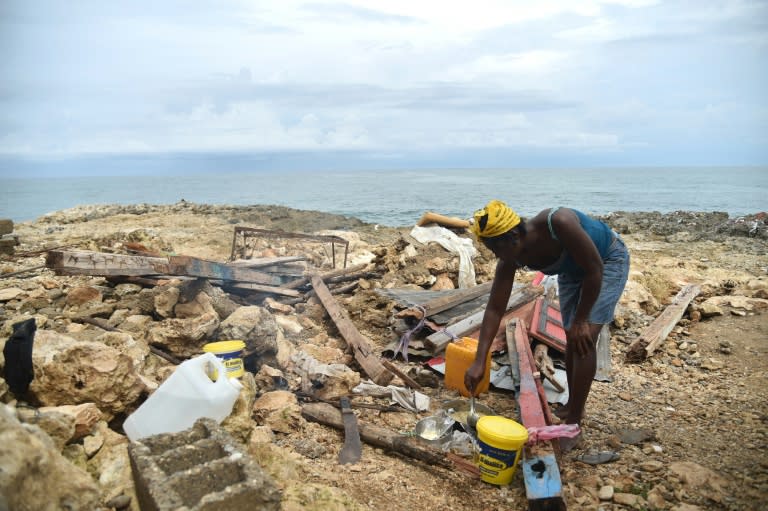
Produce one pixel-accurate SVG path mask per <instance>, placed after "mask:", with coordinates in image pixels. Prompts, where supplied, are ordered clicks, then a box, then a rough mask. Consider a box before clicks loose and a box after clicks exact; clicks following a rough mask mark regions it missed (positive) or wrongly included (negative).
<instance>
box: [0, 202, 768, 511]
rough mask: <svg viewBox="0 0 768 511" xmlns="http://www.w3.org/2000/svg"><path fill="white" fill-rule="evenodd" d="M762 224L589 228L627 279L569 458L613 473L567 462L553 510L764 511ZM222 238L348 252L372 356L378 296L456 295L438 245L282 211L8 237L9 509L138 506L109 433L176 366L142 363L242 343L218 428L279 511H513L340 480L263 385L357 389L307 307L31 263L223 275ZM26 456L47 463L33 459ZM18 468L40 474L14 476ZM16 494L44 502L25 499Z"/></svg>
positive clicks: (433, 484) (110, 213)
mask: <svg viewBox="0 0 768 511" xmlns="http://www.w3.org/2000/svg"><path fill="white" fill-rule="evenodd" d="M766 218H767V217H766V214H765V213H756V214H754V215H748V216H745V217H739V218H730V217H729V216H728V215H727V214H725V213H720V212H711V213H699V212H674V213H668V214H662V213H658V212H648V213H627V212H616V213H612V214H611V215H606V216H605V217H603V219H604V220H605V221H606V222H607V223H609V224H610V225H611V226H612V227H613V228H614V229H615V230H617V232H619V233H620V234H621V235H622V236H623V237H624V238H625V240H626V241H627V244H628V246H629V248H630V252H631V255H632V274H631V277H630V283H629V285H628V286H627V290H626V292H625V294H624V296H623V298H622V301H621V306H620V310H619V311H618V312H617V317H616V321H615V322H614V324H613V325H612V326H611V334H612V339H613V342H612V345H611V355H612V362H613V382H612V383H611V384H598V383H596V384H595V389H594V391H593V394H594V395H593V396H591V397H590V402H589V403H588V411H587V413H588V417H587V420H586V424H585V443H586V445H585V446H584V447H583V448H582V451H581V453H582V454H583V453H585V452H592V451H599V450H606V449H610V450H612V451H615V452H617V453H618V454H620V459H619V460H618V461H615V462H613V463H608V464H601V465H597V466H591V465H586V464H584V463H582V462H579V461H577V460H576V459H575V458H574V457H569V456H563V458H562V459H561V463H560V467H561V472H562V477H563V482H564V485H565V487H564V492H565V497H566V501H567V503H568V508H569V509H585V510H586V509H598V508H601V509H605V510H610V509H669V510H675V511H693V510H696V509H702V510H703V509H728V510H737V509H738V510H742V509H762V508H763V507H764V506H765V505H766V503H768V464H766V462H765V456H764V453H765V449H766V447H768V439H767V438H766V434H765V423H766V421H768V402H767V401H766V398H765V395H764V389H765V388H766V383H768V371H766V369H768V363H766V357H765V354H766V351H768V346H767V344H768V342H767V341H766V339H768V321H766V319H765V318H766V316H765V310H766V308H768V277H767V272H768V226H767V225H766V221H767V220H766ZM415 220H416V219H414V221H415ZM234 226H249V227H257V228H260V229H270V230H282V231H286V232H303V233H309V234H318V235H328V234H333V235H335V236H341V237H343V238H344V239H346V240H348V242H349V250H350V254H349V257H350V264H360V265H367V266H366V271H367V273H366V274H365V275H364V276H361V277H359V278H358V279H357V281H356V285H355V286H354V287H353V288H348V290H346V291H344V292H343V293H341V294H339V295H337V299H338V301H339V303H341V304H342V305H343V307H344V308H345V309H346V310H347V312H348V313H349V316H350V318H351V319H352V321H353V322H354V324H355V326H356V327H357V329H358V330H359V331H360V332H361V333H362V334H364V335H365V336H366V337H368V338H369V339H371V340H372V341H373V342H374V343H375V344H376V346H377V347H378V348H379V349H380V350H382V351H384V350H385V349H386V348H387V346H389V345H390V344H391V343H392V342H393V341H395V340H396V339H397V338H398V337H399V335H400V334H401V333H402V329H403V325H402V324H399V323H398V321H397V320H396V319H394V313H395V312H397V307H396V305H395V304H394V303H393V301H392V300H391V299H389V298H387V297H386V296H384V295H382V294H381V293H378V292H377V289H386V288H390V289H401V288H410V289H421V290H427V289H431V290H438V289H451V288H455V287H456V286H457V279H458V272H459V262H458V257H456V256H455V255H453V254H451V253H449V252H448V251H446V250H445V249H443V248H442V247H440V246H439V245H436V244H434V243H431V244H428V245H423V244H420V243H418V242H417V241H415V240H414V239H413V238H412V237H411V236H410V235H409V232H410V229H411V227H410V226H408V227H401V228H393V227H382V226H377V225H372V224H366V223H364V222H361V221H359V220H357V219H354V218H349V217H342V216H338V215H331V214H326V213H321V212H313V211H299V210H293V209H290V208H284V207H280V206H211V205H204V204H192V203H188V202H180V203H177V204H174V205H168V206H155V205H146V204H139V205H130V206H119V205H104V206H82V207H78V208H73V209H70V210H65V211H60V212H54V213H51V214H48V215H45V216H43V217H41V218H39V219H37V220H36V221H35V222H26V223H22V224H18V225H16V226H15V227H16V228H15V233H16V234H17V235H18V236H19V238H20V242H21V245H20V246H18V247H17V250H16V251H15V252H16V253H15V255H13V256H3V258H2V259H0V279H2V280H0V306H1V307H0V344H5V342H6V340H7V339H8V337H9V336H10V335H11V333H12V326H13V325H14V324H16V323H18V322H20V321H23V320H25V319H30V318H34V320H35V324H36V326H37V334H36V338H35V353H34V358H33V361H34V365H35V379H34V380H33V381H32V383H31V387H30V392H31V399H30V400H29V402H28V403H26V404H22V403H18V402H17V401H16V400H15V399H14V396H13V395H12V393H11V392H10V391H9V389H8V386H7V385H6V384H5V381H4V380H0V400H2V401H3V402H4V403H7V406H6V407H5V408H4V409H3V412H2V414H1V415H2V416H0V422H2V427H0V430H2V432H1V433H0V437H2V438H3V440H7V441H2V442H0V445H4V446H8V445H14V446H19V447H16V448H12V449H8V448H7V447H4V448H2V450H0V460H2V465H3V466H8V467H10V469H9V470H10V472H9V473H11V474H13V476H11V477H8V478H6V479H4V480H3V479H2V478H0V485H4V486H3V492H4V493H5V495H6V497H5V498H6V501H7V502H9V503H13V502H21V501H22V500H24V499H26V501H28V506H30V507H27V509H58V507H46V506H49V505H50V501H52V500H56V499H57V500H58V501H59V502H63V501H64V500H66V501H67V502H69V503H70V504H69V505H70V506H71V507H70V509H135V510H138V505H137V501H136V498H135V494H134V488H133V483H132V480H131V475H130V466H129V464H128V462H127V454H126V445H127V439H126V437H125V436H124V435H123V434H122V431H121V424H122V420H124V418H125V417H126V415H127V414H129V413H130V412H131V411H132V410H133V409H135V408H136V407H137V406H138V405H139V404H140V403H141V402H142V401H143V400H144V399H145V398H146V396H147V395H148V394H149V393H151V392H152V391H153V390H154V389H156V388H157V387H158V386H159V385H160V384H161V383H162V382H163V381H164V380H165V379H166V378H167V376H168V375H169V374H170V372H171V371H173V369H174V365H173V364H171V363H169V362H168V360H167V359H165V358H162V357H160V356H157V353H154V354H153V351H152V350H151V349H150V348H154V349H160V350H162V351H163V353H166V354H169V355H172V356H173V357H176V358H177V359H181V360H183V359H186V358H188V357H190V356H193V355H194V354H195V353H199V352H200V349H201V347H202V345H203V344H205V343H206V342H210V341H212V340H217V339H224V338H240V339H245V340H247V342H248V343H249V346H248V348H249V352H251V353H255V354H257V355H258V359H259V363H260V364H264V365H263V367H261V369H260V370H258V371H257V372H255V374H251V373H247V374H246V375H245V376H244V378H243V382H244V384H245V387H246V391H245V392H243V393H242V395H241V397H240V399H239V401H238V403H237V404H236V406H235V409H234V411H233V414H232V416H230V417H229V418H228V419H227V420H226V421H225V422H224V426H225V428H226V429H227V430H228V431H229V432H230V433H231V434H233V436H235V437H236V438H237V439H239V440H240V441H242V442H243V443H244V444H245V445H246V446H247V448H248V451H249V453H250V454H251V455H252V456H253V457H254V458H256V459H257V461H258V462H259V463H260V464H261V465H262V466H263V467H264V469H265V471H266V472H267V473H268V474H270V475H271V476H272V478H273V480H274V481H275V485H276V486H277V487H278V488H279V489H280V490H281V491H282V492H283V503H282V508H283V509H377V508H379V507H380V505H381V502H390V503H391V509H413V508H421V507H425V503H428V505H429V506H430V507H432V506H436V507H449V508H451V509H476V508H477V507H478V506H480V507H484V508H497V507H503V506H506V507H507V508H509V509H524V508H525V495H524V489H523V486H522V482H521V481H520V480H519V478H518V479H516V480H515V481H514V482H513V484H512V485H510V486H509V487H503V488H496V487H492V486H489V485H487V484H485V483H482V482H480V481H477V480H473V479H469V478H467V476H466V475H465V474H461V473H457V472H450V471H445V470H440V469H434V468H432V469H431V468H429V467H424V466H421V465H419V464H418V463H415V462H413V461H412V460H407V459H404V458H400V457H395V456H392V455H389V454H387V453H385V452H383V451H381V450H380V449H373V448H371V447H368V446H366V447H365V448H364V454H363V460H362V461H361V462H360V463H358V464H356V465H353V466H344V467H341V468H340V467H339V466H338V465H337V464H336V459H335V454H336V452H337V451H338V448H339V447H340V445H341V437H340V436H339V434H338V433H337V432H335V431H334V430H330V429H328V428H325V427H323V426H320V425H318V424H315V423H312V422H308V421H306V420H305V419H304V418H303V417H302V415H301V406H300V403H299V402H298V401H297V399H296V395H295V394H294V393H291V392H286V391H285V390H276V389H274V388H273V385H274V384H273V382H274V379H273V377H274V376H276V375H280V377H282V378H284V379H285V381H287V382H288V385H289V389H291V390H295V389H299V388H300V387H301V378H300V376H299V374H298V372H297V371H296V364H297V360H299V358H300V357H299V358H297V357H298V355H297V354H303V355H302V356H305V355H308V356H311V357H312V358H313V359H314V360H316V361H318V362H320V363H322V364H343V365H345V366H347V367H348V368H349V373H345V375H344V376H343V377H341V378H338V379H337V380H334V382H333V385H328V387H327V388H326V390H325V392H326V394H324V396H323V397H325V398H328V397H334V396H337V395H339V394H344V393H347V392H349V391H350V390H351V389H352V388H354V387H355V386H356V385H357V383H359V382H360V381H361V379H364V375H363V374H362V373H361V371H360V368H359V367H358V366H357V365H356V363H355V362H354V360H353V357H352V356H351V355H350V353H349V351H348V349H347V347H346V344H345V342H344V340H343V339H342V338H341V336H340V335H339V332H338V331H337V330H336V328H335V327H334V325H333V323H332V322H331V321H330V320H329V318H328V317H327V314H326V311H325V309H324V308H323V306H322V304H320V303H319V302H318V301H317V299H316V298H312V297H307V299H306V300H304V301H299V302H298V303H293V304H290V305H287V304H285V303H282V302H281V301H280V299H279V297H274V296H270V297H264V296H261V297H259V296H247V297H243V296H233V295H231V294H228V293H226V292H224V291H222V289H220V288H219V287H217V286H213V285H210V284H209V283H205V284H203V285H199V283H197V284H193V283H192V282H190V281H184V280H168V281H167V282H163V283H162V284H160V285H141V284H136V283H130V282H120V283H117V282H116V281H114V280H109V279H106V278H104V277H94V276H89V275H77V276H73V275H69V276H62V275H55V274H54V273H53V272H52V271H51V270H50V269H49V268H45V253H46V252H47V251H49V250H52V249H53V248H54V247H71V248H77V249H81V250H93V251H99V252H107V253H115V254H119V253H125V252H126V246H132V247H135V246H137V245H140V246H142V247H143V248H144V249H146V250H148V251H151V252H153V253H157V254H182V255H189V256H195V257H200V258H205V259H211V260H218V261H224V260H227V258H228V257H229V255H230V253H231V251H232V246H233V227H234ZM459 235H463V236H466V234H465V233H464V234H462V233H459ZM477 249H478V255H477V257H476V258H475V260H474V266H475V273H476V278H477V281H478V283H480V282H484V281H487V280H489V279H490V278H491V277H492V274H493V268H494V266H495V261H494V259H493V258H492V256H491V254H489V253H488V252H487V251H486V250H485V249H484V248H483V247H477ZM256 250H257V252H259V254H260V255H262V256H285V255H293V254H294V253H297V252H303V253H304V255H307V254H309V255H310V256H311V257H310V258H311V260H312V261H315V262H317V264H326V263H327V259H328V253H327V249H326V248H324V247H323V246H322V245H317V246H315V245H311V246H310V245H307V244H301V243H294V242H286V241H285V240H280V241H269V242H266V241H265V242H264V243H262V244H261V245H259V246H257V247H256ZM6 275H7V276H6ZM531 278H532V275H523V276H521V278H520V280H521V281H526V280H530V279H531ZM688 283H695V284H697V285H699V286H700V288H701V292H700V294H699V295H698V296H697V297H696V299H695V301H694V302H693V303H692V304H691V306H690V307H689V308H688V311H687V312H686V314H685V316H684V318H683V319H682V320H681V321H680V322H679V324H678V326H677V327H676V328H675V329H674V330H673V332H672V333H671V334H670V336H669V337H668V339H667V340H666V341H665V343H664V345H663V346H662V348H660V349H659V350H658V352H657V353H656V354H655V355H654V356H653V357H651V358H650V359H649V360H647V361H645V362H643V363H642V364H628V363H626V362H625V361H624V357H623V355H624V351H625V350H626V347H627V344H628V343H629V342H631V340H632V339H634V338H636V337H637V335H638V334H639V333H640V332H641V331H642V329H643V328H644V327H646V326H647V325H648V324H649V323H650V322H651V321H652V320H653V318H654V317H656V316H658V314H659V313H660V312H661V311H662V310H663V309H664V307H665V305H667V304H668V303H669V301H670V300H671V298H672V297H673V296H674V295H675V293H677V292H678V291H679V289H680V288H681V287H682V286H683V285H685V284H688ZM88 318H90V320H89V319H88ZM91 320H92V321H91ZM397 364H398V365H399V366H400V368H401V369H402V370H403V371H404V372H409V374H414V375H420V376H421V377H423V379H424V382H425V384H427V385H429V386H426V387H425V389H426V390H425V391H424V392H425V393H426V394H427V395H428V396H429V397H430V398H431V400H432V403H433V408H434V406H437V405H438V403H439V402H440V401H441V400H445V399H449V398H455V397H456V396H457V394H456V393H455V392H454V391H450V390H447V389H445V388H444V387H443V386H442V382H441V381H440V378H439V377H436V376H435V375H434V374H431V375H430V373H429V371H425V370H424V369H423V368H422V367H421V366H420V364H419V360H418V359H417V360H414V361H411V363H408V364H406V363H404V362H402V361H400V360H398V361H397ZM4 365H5V364H4V360H2V361H0V366H4ZM396 381H397V380H396ZM483 400H484V402H485V403H487V404H488V405H490V406H491V407H492V408H493V409H495V410H496V411H497V412H498V413H505V414H508V415H509V416H512V417H514V413H515V404H514V399H512V398H511V397H510V395H509V394H505V393H501V392H491V393H490V394H489V395H488V396H484V398H483ZM369 401H370V402H371V403H374V402H376V400H375V399H373V398H369ZM432 411H433V412H434V409H433V410H432ZM426 415H429V412H420V413H418V414H413V413H382V412H377V411H374V410H360V412H359V418H360V419H361V420H365V421H370V422H371V423H373V424H379V425H382V426H386V427H388V428H390V429H393V430H397V431H409V430H410V429H412V427H413V425H414V424H415V422H416V421H417V420H418V419H419V418H422V417H424V416H426ZM630 433H632V434H634V437H632V438H630V437H631V436H632V435H630ZM638 435H639V437H638ZM638 438H639V440H638ZM630 440H631V441H630ZM23 446H26V447H23ZM27 448H28V449H30V450H27ZM32 450H34V452H38V453H39V452H44V453H45V454H44V455H41V456H38V457H35V456H34V455H33V452H32ZM31 459H35V460H37V461H35V463H37V465H35V468H36V470H38V469H39V472H37V473H38V474H45V476H43V475H37V476H36V477H28V476H26V475H24V473H25V472H29V470H28V468H29V463H31V462H30V461H29V460H31ZM14 469H15V470H17V472H13V470H14ZM21 482H23V483H24V484H20V483H21ZM13 488H16V489H13ZM35 488H36V489H37V490H35V491H33V490H32V489H35ZM42 488H46V490H45V491H43V490H42ZM31 493H38V494H39V495H40V498H41V499H43V500H42V501H40V502H37V503H35V502H34V501H31V500H30V498H31ZM14 499H17V500H14ZM116 499H117V500H116ZM46 500H47V501H46ZM35 505H39V507H35ZM121 506H122V507H121ZM11 508H13V505H11ZM19 509H22V508H19Z"/></svg>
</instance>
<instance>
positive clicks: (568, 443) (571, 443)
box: [559, 433, 581, 453]
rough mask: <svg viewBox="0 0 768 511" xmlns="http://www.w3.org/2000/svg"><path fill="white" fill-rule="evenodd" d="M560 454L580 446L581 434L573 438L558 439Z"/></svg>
mask: <svg viewBox="0 0 768 511" xmlns="http://www.w3.org/2000/svg"><path fill="white" fill-rule="evenodd" d="M559 440H560V452H562V453H566V452H570V451H572V450H573V449H575V448H576V447H578V446H579V445H581V433H579V434H578V436H576V437H574V438H568V437H560V439H559Z"/></svg>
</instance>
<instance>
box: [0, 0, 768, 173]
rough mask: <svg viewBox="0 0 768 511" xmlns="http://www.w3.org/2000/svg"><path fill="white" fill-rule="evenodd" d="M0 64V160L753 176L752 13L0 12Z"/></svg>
mask: <svg viewBox="0 0 768 511" xmlns="http://www.w3.org/2000/svg"><path fill="white" fill-rule="evenodd" d="M0 66H1V68H2V80H1V81H0V156H3V157H5V158H14V157H17V156H19V157H24V158H38V157H39V158H51V157H54V158H58V157H69V156H77V155H89V154H126V153H128V154H146V153H150V154H158V153H187V152H195V153H196V152H212V153H222V152H235V153H249V154H271V155H275V154H293V155H295V154H305V155H307V154H310V155H312V154H314V155H319V156H318V158H319V159H318V161H320V160H322V161H324V162H326V164H328V163H327V162H333V159H334V158H335V157H336V156H338V157H340V158H341V157H343V155H349V154H354V155H357V156H356V157H358V158H359V161H369V162H374V163H372V165H374V166H375V162H377V161H378V162H387V164H388V165H392V164H393V163H392V162H395V163H394V165H395V166H398V165H401V166H404V167H407V166H408V165H412V164H414V162H419V161H420V162H432V163H434V164H435V165H444V166H461V165H464V164H466V165H471V164H472V162H477V163H478V164H483V165H489V164H493V163H494V162H498V163H499V165H500V166H504V165H508V166H515V163H516V162H517V163H523V164H533V163H535V164H539V165H543V166H546V165H559V164H563V163H570V164H574V165H579V164H615V165H648V164H650V165H667V164H680V165H686V164H692V165H706V164H714V165H723V164H726V165H727V164H766V163H768V101H767V99H768V2H766V1H755V0H744V1H707V0H691V1H673V2H662V1H658V2H657V1H650V0H647V1H646V0H616V1H599V0H598V1H578V0H562V1H558V0H554V1H546V0H535V1H534V0H530V1H513V0H500V1H490V0H473V1H471V2H446V1H444V0H441V1H426V0H381V1H379V0H365V1H362V0H361V1H347V2H333V1H321V2H311V1H293V0H273V1H257V0H250V1H248V0H215V1H197V2H195V1H182V0H133V1H124V2H117V1H105V0H94V1H89V0H77V1H58V2H56V1H35V0H3V1H2V2H0ZM452 163H455V165H451V164H452Z"/></svg>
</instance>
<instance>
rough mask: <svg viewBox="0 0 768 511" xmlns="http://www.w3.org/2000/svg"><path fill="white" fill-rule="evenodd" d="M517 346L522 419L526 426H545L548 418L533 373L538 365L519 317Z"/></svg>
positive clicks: (519, 401)
mask: <svg viewBox="0 0 768 511" xmlns="http://www.w3.org/2000/svg"><path fill="white" fill-rule="evenodd" d="M515 347H516V348H517V353H518V360H519V361H520V392H519V394H518V397H517V403H518V406H519V407H520V420H521V421H522V423H523V426H525V427H526V428H534V427H544V426H546V425H547V420H546V416H545V414H544V410H543V408H542V406H541V398H540V397H539V390H538V388H537V386H536V377H535V376H534V374H533V373H534V370H535V369H534V368H535V367H536V366H535V365H534V363H533V353H531V341H530V339H529V338H528V333H527V332H526V324H525V321H524V320H521V319H518V320H517V324H516V325H515Z"/></svg>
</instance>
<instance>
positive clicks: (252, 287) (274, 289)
mask: <svg viewBox="0 0 768 511" xmlns="http://www.w3.org/2000/svg"><path fill="white" fill-rule="evenodd" d="M222 286H223V287H226V288H227V289H229V288H234V289H242V290H246V291H258V292H260V293H269V294H273V295H282V296H290V297H293V298H297V297H299V296H302V294H301V293H300V292H299V291H296V290H295V289H288V288H285V287H278V286H265V285H263V284H254V283H252V282H223V283H222Z"/></svg>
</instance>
